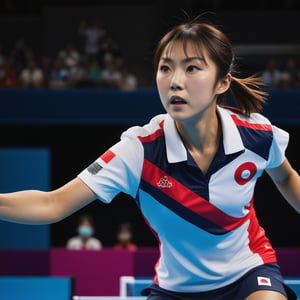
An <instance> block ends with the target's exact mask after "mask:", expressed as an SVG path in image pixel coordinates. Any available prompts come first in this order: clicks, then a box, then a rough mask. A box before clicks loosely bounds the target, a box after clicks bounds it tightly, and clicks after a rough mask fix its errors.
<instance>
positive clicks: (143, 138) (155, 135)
mask: <svg viewBox="0 0 300 300" xmlns="http://www.w3.org/2000/svg"><path fill="white" fill-rule="evenodd" d="M163 125H164V120H162V121H161V122H160V123H159V126H160V128H159V129H157V130H156V131H155V132H153V133H152V134H150V135H147V136H139V137H138V138H139V140H140V141H141V142H142V143H147V142H152V141H155V140H156V139H157V138H158V137H160V136H162V135H163V134H164V131H163Z"/></svg>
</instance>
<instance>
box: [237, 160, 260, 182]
mask: <svg viewBox="0 0 300 300" xmlns="http://www.w3.org/2000/svg"><path fill="white" fill-rule="evenodd" d="M256 172H257V168H256V165H255V164H254V163H252V162H246V163H244V164H242V165H240V166H239V167H238V168H237V169H236V171H235V173H234V179H235V181H236V182H237V183H238V184H240V185H244V184H246V183H247V182H249V181H250V180H251V179H252V178H253V177H254V175H255V174H256Z"/></svg>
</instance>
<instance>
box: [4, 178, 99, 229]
mask: <svg viewBox="0 0 300 300" xmlns="http://www.w3.org/2000/svg"><path fill="white" fill-rule="evenodd" d="M96 198H97V197H96V195H95V194H94V193H93V192H92V190H90V189H89V188H88V186H87V185H86V184H85V183H83V181H81V179H79V178H75V179H73V180H72V181H70V182H69V183H67V184H66V185H64V186H63V187H61V188H59V189H56V190H53V191H50V192H42V191H36V190H28V191H20V192H15V193H8V194H0V219H2V220H6V221H11V222H16V223H23V224H47V223H53V222H58V221H60V220H61V219H63V218H65V217H67V216H68V215H70V214H72V213H73V212H75V211H77V210H79V209H80V208H82V207H84V206H86V205H88V204H89V203H91V202H92V201H94V200H95V199H96Z"/></svg>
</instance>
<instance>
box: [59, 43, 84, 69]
mask: <svg viewBox="0 0 300 300" xmlns="http://www.w3.org/2000/svg"><path fill="white" fill-rule="evenodd" d="M58 57H59V58H60V59H62V60H63V62H64V65H65V67H67V68H68V69H69V70H70V69H71V68H73V67H76V66H78V65H79V63H80V54H79V52H78V51H77V50H76V49H74V45H73V44H72V43H67V44H66V45H65V47H64V49H62V50H60V51H59V52H58Z"/></svg>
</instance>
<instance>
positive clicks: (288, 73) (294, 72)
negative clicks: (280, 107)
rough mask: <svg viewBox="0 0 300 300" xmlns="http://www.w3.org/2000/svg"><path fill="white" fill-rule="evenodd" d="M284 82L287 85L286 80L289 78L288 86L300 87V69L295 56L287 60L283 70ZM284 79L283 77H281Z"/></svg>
mask: <svg viewBox="0 0 300 300" xmlns="http://www.w3.org/2000/svg"><path fill="white" fill-rule="evenodd" d="M283 75H285V76H284V78H283V79H284V81H285V82H284V83H285V85H286V83H287V82H286V81H287V79H288V85H289V86H288V87H290V88H299V87H300V70H299V68H298V66H297V62H296V60H295V59H294V58H289V59H288V60H287V62H286V65H285V67H284V70H283ZM281 79H282V78H281ZM285 87H287V86H285Z"/></svg>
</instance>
